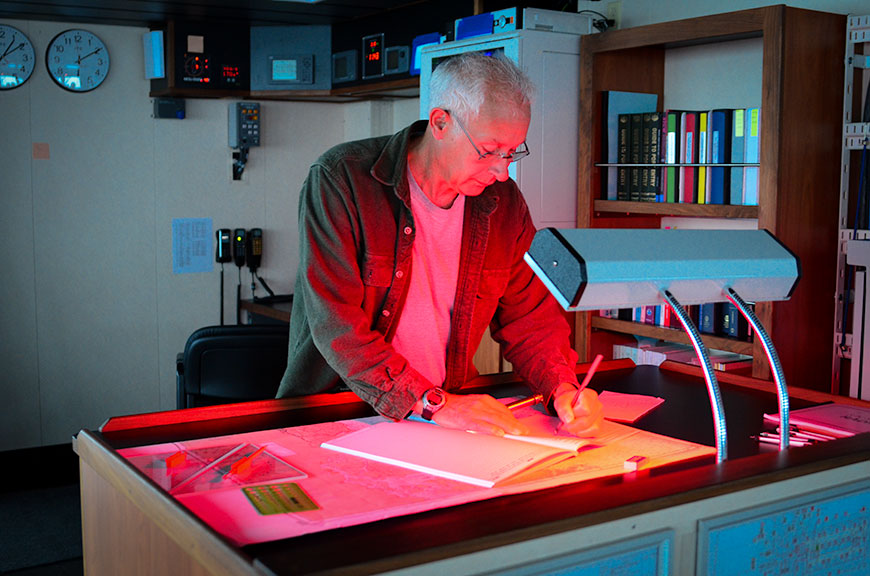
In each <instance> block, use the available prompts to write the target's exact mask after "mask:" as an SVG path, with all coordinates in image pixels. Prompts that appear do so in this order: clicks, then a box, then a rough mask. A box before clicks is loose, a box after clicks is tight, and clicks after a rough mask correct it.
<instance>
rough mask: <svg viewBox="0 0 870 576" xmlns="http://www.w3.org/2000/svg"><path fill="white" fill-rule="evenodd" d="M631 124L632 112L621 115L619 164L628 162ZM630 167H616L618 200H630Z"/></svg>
mask: <svg viewBox="0 0 870 576" xmlns="http://www.w3.org/2000/svg"><path fill="white" fill-rule="evenodd" d="M630 125H631V115H630V114H620V115H619V128H618V129H617V133H616V138H617V158H616V161H617V163H619V164H628V160H629V156H628V146H629V130H630ZM628 170H629V169H628V167H627V166H626V167H623V166H619V167H617V169H616V198H617V200H629V199H630V197H629V195H630V193H629V183H628V180H629V177H628Z"/></svg>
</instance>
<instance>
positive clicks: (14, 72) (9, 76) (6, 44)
mask: <svg viewBox="0 0 870 576" xmlns="http://www.w3.org/2000/svg"><path fill="white" fill-rule="evenodd" d="M35 64H36V55H35V53H34V52H33V44H32V43H31V42H30V40H29V39H28V38H27V36H25V35H24V33H23V32H22V31H21V30H19V29H18V28H13V27H12V26H7V25H5V24H0V90H11V89H13V88H17V87H18V86H21V85H22V84H24V83H25V82H27V79H28V78H30V75H31V74H33V67H34V65H35Z"/></svg>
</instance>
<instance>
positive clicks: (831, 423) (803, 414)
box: [764, 403, 870, 438]
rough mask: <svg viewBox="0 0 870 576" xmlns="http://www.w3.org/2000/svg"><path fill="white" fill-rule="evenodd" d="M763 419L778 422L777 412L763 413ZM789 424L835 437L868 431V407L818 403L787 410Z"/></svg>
mask: <svg viewBox="0 0 870 576" xmlns="http://www.w3.org/2000/svg"><path fill="white" fill-rule="evenodd" d="M764 420H765V421H767V422H772V423H775V424H779V421H780V419H779V414H765V415H764ZM788 422H789V425H790V426H797V427H798V428H803V429H805V430H809V431H812V432H820V433H822V434H830V435H831V436H835V437H837V438H845V437H847V436H854V435H855V434H861V433H864V432H870V408H865V407H863V406H851V405H848V404H834V403H831V404H819V405H817V406H810V407H808V408H800V409H798V410H791V411H789V420H788Z"/></svg>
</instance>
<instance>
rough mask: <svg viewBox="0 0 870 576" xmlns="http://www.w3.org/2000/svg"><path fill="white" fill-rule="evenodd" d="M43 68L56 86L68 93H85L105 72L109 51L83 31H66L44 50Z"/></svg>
mask: <svg viewBox="0 0 870 576" xmlns="http://www.w3.org/2000/svg"><path fill="white" fill-rule="evenodd" d="M45 67H46V68H47V69H48V73H49V75H50V76H51V79H52V80H54V81H55V82H56V83H57V85H58V86H60V87H61V88H63V89H65V90H69V91H70V92H88V91H90V90H93V89H94V88H96V87H98V86H99V85H100V84H102V83H103V81H104V80H105V79H106V75H107V74H108V73H109V51H108V49H107V48H106V45H105V44H103V41H102V40H100V39H99V38H98V37H97V36H96V35H95V34H93V33H91V32H88V31H87V30H66V31H64V32H61V33H60V34H58V35H57V36H55V37H54V39H53V40H52V41H51V42H50V43H49V45H48V48H47V49H46V50H45Z"/></svg>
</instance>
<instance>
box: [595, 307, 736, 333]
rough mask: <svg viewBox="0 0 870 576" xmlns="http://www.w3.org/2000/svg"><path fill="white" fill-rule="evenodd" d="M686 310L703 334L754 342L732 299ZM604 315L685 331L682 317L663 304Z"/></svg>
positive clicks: (607, 311)
mask: <svg viewBox="0 0 870 576" xmlns="http://www.w3.org/2000/svg"><path fill="white" fill-rule="evenodd" d="M685 309H686V313H687V314H688V315H689V318H690V319H691V320H692V323H693V324H694V325H695V326H696V327H697V328H698V331H699V332H701V333H702V334H711V335H714V336H724V337H727V338H735V339H737V340H743V341H746V342H751V341H752V330H751V326H749V323H748V322H747V321H746V318H745V317H744V316H743V314H741V313H740V310H738V309H737V307H736V306H734V304H732V303H730V302H715V303H710V304H698V305H692V306H685ZM600 315H601V316H602V317H604V318H615V319H617V320H626V321H629V322H637V323H639V324H650V325H653V326H660V327H662V328H677V329H680V330H682V325H681V324H680V320H679V318H677V316H676V314H674V312H673V310H671V307H670V306H666V305H664V304H662V305H659V306H640V307H637V308H619V309H608V310H601V311H600Z"/></svg>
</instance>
